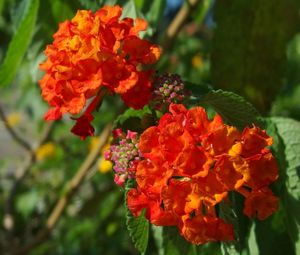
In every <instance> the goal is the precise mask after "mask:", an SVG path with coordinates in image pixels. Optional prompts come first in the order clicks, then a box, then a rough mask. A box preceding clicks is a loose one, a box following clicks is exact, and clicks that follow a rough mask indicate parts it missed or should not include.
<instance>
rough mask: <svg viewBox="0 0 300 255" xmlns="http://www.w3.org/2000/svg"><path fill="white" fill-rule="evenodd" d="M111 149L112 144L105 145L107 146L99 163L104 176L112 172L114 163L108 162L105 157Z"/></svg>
mask: <svg viewBox="0 0 300 255" xmlns="http://www.w3.org/2000/svg"><path fill="white" fill-rule="evenodd" d="M109 140H111V139H109ZM109 148H110V143H107V144H105V146H104V147H103V148H102V150H101V158H100V159H99V161H98V170H99V172H100V173H103V174H104V173H107V172H109V171H111V169H112V162H111V161H110V160H106V159H105V157H104V153H105V152H106V151H108V150H109Z"/></svg>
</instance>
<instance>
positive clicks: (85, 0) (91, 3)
mask: <svg viewBox="0 0 300 255" xmlns="http://www.w3.org/2000/svg"><path fill="white" fill-rule="evenodd" d="M79 2H80V3H81V5H82V6H83V7H84V8H85V9H87V10H92V11H97V10H98V9H99V8H100V7H101V5H103V4H104V1H103V0H79Z"/></svg>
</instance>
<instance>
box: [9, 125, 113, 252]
mask: <svg viewBox="0 0 300 255" xmlns="http://www.w3.org/2000/svg"><path fill="white" fill-rule="evenodd" d="M111 127H112V125H111V123H109V124H108V125H107V126H106V127H105V128H104V130H103V131H102V133H101V134H100V136H99V141H98V143H97V146H96V147H95V149H94V150H92V151H91V152H90V153H89V154H88V156H87V157H86V159H85V160H84V162H83V163H82V165H81V166H80V167H79V169H78V171H77V172H76V174H75V176H74V177H73V178H72V179H71V180H70V181H69V182H68V183H67V186H66V187H67V188H66V191H65V193H64V195H63V196H62V197H61V198H60V199H59V200H58V201H57V203H56V205H55V207H54V209H53V210H52V212H51V214H50V216H49V217H48V219H47V223H46V228H45V229H44V230H42V231H40V232H39V233H38V234H37V235H36V237H35V238H34V239H33V240H32V242H30V243H28V244H27V245H25V246H24V247H22V248H21V249H20V250H18V251H16V252H15V253H13V254H14V255H22V254H27V253H28V252H29V251H31V250H32V249H33V248H35V247H36V246H38V245H39V244H41V243H42V242H43V241H44V240H45V239H46V238H47V237H48V236H49V234H50V233H51V231H52V229H53V228H54V227H55V225H56V224H57V222H58V221H59V219H60V217H61V216H62V214H63V212H64V210H65V208H66V206H67V205H68V203H69V201H70V200H71V198H72V197H73V196H74V194H75V193H76V191H77V190H78V188H79V187H80V186H81V184H82V183H83V181H84V180H85V178H86V175H87V174H88V172H89V170H90V168H91V167H92V166H93V164H94V163H95V161H96V159H97V158H98V157H99V153H100V151H101V149H102V148H103V147H104V146H105V144H106V143H107V141H108V138H109V135H110V132H111Z"/></svg>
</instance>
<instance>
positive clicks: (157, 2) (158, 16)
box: [143, 0, 166, 29]
mask: <svg viewBox="0 0 300 255" xmlns="http://www.w3.org/2000/svg"><path fill="white" fill-rule="evenodd" d="M148 3H151V7H150V8H148V9H147V13H146V19H147V21H148V22H149V23H150V25H151V27H152V28H154V29H157V27H158V25H159V22H160V21H162V20H163V19H162V16H163V13H164V10H165V6H166V0H154V1H148ZM145 7H146V6H145V5H144V6H143V9H144V8H145ZM148 7H149V6H148ZM144 10H145V9H144Z"/></svg>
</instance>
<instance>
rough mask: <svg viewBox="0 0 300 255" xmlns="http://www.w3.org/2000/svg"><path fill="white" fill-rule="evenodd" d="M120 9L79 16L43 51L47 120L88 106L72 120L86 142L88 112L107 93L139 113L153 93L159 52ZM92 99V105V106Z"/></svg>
mask: <svg viewBox="0 0 300 255" xmlns="http://www.w3.org/2000/svg"><path fill="white" fill-rule="evenodd" d="M121 15H122V8H121V7H120V6H118V5H116V6H104V7H103V8H101V9H99V10H98V11H96V12H95V13H92V12H91V11H86V10H80V11H78V12H77V13H76V15H75V17H74V18H73V19H72V20H67V21H65V22H63V23H61V24H60V25H59V29H58V31H57V32H56V33H55V34H54V36H53V38H54V41H53V43H52V44H51V45H48V46H47V48H46V50H45V55H46V56H47V60H46V61H45V62H44V63H42V64H41V65H40V68H41V69H42V70H44V71H45V75H44V76H43V78H42V79H41V80H40V82H39V83H40V87H41V90H42V97H43V98H44V100H45V101H47V102H48V103H49V105H50V106H51V108H50V109H49V111H48V112H47V113H46V115H45V119H46V120H57V119H60V118H61V117H62V115H63V114H65V113H70V114H79V113H81V112H82V111H83V109H84V108H85V106H86V105H87V104H88V103H89V102H90V99H91V104H90V106H88V107H87V108H88V110H87V112H85V113H84V114H83V115H84V116H83V117H79V118H77V119H75V120H76V121H77V124H76V126H75V127H74V129H72V132H73V133H75V134H76V135H79V136H81V137H82V138H85V137H86V136H88V135H92V134H93V132H94V129H93V128H92V127H91V125H90V122H91V121H92V119H93V117H92V116H91V114H92V112H93V111H94V110H95V109H97V108H98V107H99V105H100V104H101V101H102V99H103V96H104V94H105V91H108V92H109V93H110V94H114V93H116V94H120V95H121V97H122V99H123V100H124V101H125V103H126V104H127V105H128V106H130V107H133V108H141V107H143V106H144V105H145V104H147V103H148V101H149V99H150V97H151V93H152V92H151V91H152V75H153V71H152V70H146V65H151V64H154V63H155V62H156V61H157V60H158V59H159V57H160V49H159V47H158V46H157V45H154V44H152V43H150V42H148V41H146V40H143V39H140V38H139V36H138V34H139V32H140V31H142V30H145V29H146V28H147V23H146V21H144V20H142V19H139V18H137V19H135V20H133V19H131V18H123V19H121ZM94 98H96V100H94Z"/></svg>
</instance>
